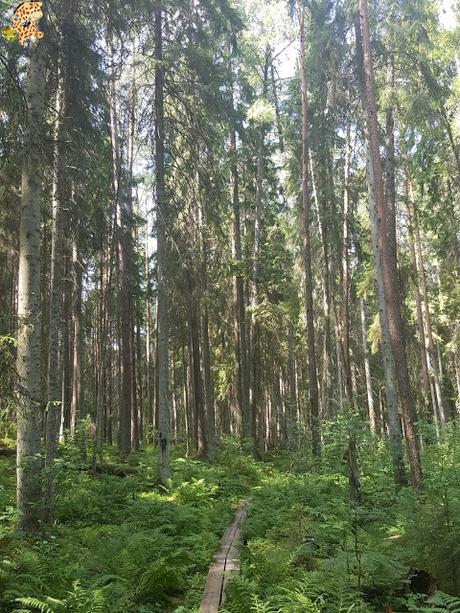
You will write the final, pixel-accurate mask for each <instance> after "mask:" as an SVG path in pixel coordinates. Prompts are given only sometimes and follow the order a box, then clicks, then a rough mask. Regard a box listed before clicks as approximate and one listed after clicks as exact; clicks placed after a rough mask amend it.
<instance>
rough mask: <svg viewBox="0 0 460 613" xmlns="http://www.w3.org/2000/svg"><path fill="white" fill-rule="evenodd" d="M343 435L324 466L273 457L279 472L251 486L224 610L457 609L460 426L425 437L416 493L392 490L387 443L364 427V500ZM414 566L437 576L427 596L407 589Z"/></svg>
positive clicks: (333, 441) (329, 439)
mask: <svg viewBox="0 0 460 613" xmlns="http://www.w3.org/2000/svg"><path fill="white" fill-rule="evenodd" d="M428 434H429V433H428ZM346 436H347V428H346V427H345V426H343V427H342V425H341V424H340V422H339V423H336V424H334V425H331V430H330V431H329V432H326V436H325V443H326V444H325V449H324V452H323V456H322V460H321V467H320V468H318V466H314V465H313V463H312V461H311V459H309V458H305V457H303V456H302V455H301V454H298V455H293V454H287V453H286V454H281V455H278V456H277V457H274V458H273V463H274V465H275V466H276V467H277V470H276V471H273V470H271V471H269V472H268V473H266V474H265V476H264V478H263V480H262V483H261V484H260V485H258V486H256V488H255V491H254V492H253V501H252V504H251V507H250V510H249V513H248V518H247V521H246V523H245V526H244V540H245V545H244V547H243V550H242V556H241V574H240V576H239V577H237V578H235V579H233V580H232V582H231V583H230V587H229V597H228V600H227V602H226V605H225V606H226V609H225V613H349V612H353V613H371V612H379V613H383V612H386V611H392V612H394V613H397V612H406V611H417V612H418V613H423V612H425V611H426V612H428V611H429V612H431V613H433V611H443V612H446V611H456V612H460V598H459V596H460V573H459V570H460V525H459V518H460V481H459V476H460V472H459V468H460V436H459V433H458V431H457V430H456V429H455V427H452V428H451V429H448V430H447V431H446V433H445V435H444V437H443V440H442V441H441V443H440V444H439V445H425V448H424V450H423V453H422V459H423V468H424V490H423V493H422V495H421V496H420V497H417V496H415V495H414V493H413V492H412V490H411V489H409V488H406V489H403V490H401V491H399V492H396V491H395V488H394V486H393V482H392V473H391V466H390V463H389V460H388V458H389V454H388V450H387V449H386V447H385V445H384V444H383V443H382V442H381V441H378V440H377V441H376V440H373V441H371V440H370V438H369V437H368V436H367V435H366V434H365V433H364V432H360V431H358V433H357V438H358V447H359V450H360V452H359V461H360V467H361V485H362V503H361V504H360V505H359V506H354V505H353V504H351V502H350V498H349V493H348V480H347V477H346V474H345V467H344V464H343V461H342V458H343V453H344V449H345V447H346ZM427 438H429V437H427ZM417 570H418V571H420V570H423V571H425V572H427V573H429V574H430V575H432V576H433V577H435V578H436V580H437V588H438V591H436V593H435V594H434V595H432V596H431V597H430V598H429V597H428V596H424V595H417V594H415V593H412V592H411V589H410V588H411V579H410V578H411V576H413V575H414V573H415V572H416V571H417ZM412 585H413V584H412Z"/></svg>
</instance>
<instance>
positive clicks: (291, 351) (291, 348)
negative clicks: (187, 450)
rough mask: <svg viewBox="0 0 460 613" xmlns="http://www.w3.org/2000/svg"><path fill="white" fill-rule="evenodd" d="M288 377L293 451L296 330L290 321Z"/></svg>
mask: <svg viewBox="0 0 460 613" xmlns="http://www.w3.org/2000/svg"><path fill="white" fill-rule="evenodd" d="M288 376H289V400H288V414H287V442H288V446H289V447H290V448H291V449H292V448H295V447H296V441H297V430H298V424H297V386H296V377H295V329H294V324H293V323H292V322H291V321H290V322H289V324H288Z"/></svg>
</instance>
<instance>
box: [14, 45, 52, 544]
mask: <svg viewBox="0 0 460 613" xmlns="http://www.w3.org/2000/svg"><path fill="white" fill-rule="evenodd" d="M45 66H46V62H45V49H44V44H43V42H38V43H31V46H30V59H29V64H28V67H27V75H26V81H25V91H24V95H25V102H26V123H25V131H24V149H23V168H22V189H21V222H20V229H19V278H18V344H17V375H18V381H17V382H18V392H19V397H18V407H17V490H16V491H17V508H18V513H19V518H18V524H17V525H18V529H19V530H21V531H24V532H34V531H35V530H37V529H38V527H39V521H40V504H41V483H40V469H41V459H40V430H39V425H38V419H39V415H40V392H41V381H40V368H39V364H40V353H41V347H40V342H41V339H40V331H41V322H40V306H41V303H40V264H41V262H40V248H41V238H42V236H41V211H40V208H41V198H42V179H43V168H42V157H41V156H42V150H43V148H42V138H43V115H44V97H45V83H46V80H45V72H46V68H45Z"/></svg>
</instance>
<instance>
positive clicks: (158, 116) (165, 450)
mask: <svg viewBox="0 0 460 613" xmlns="http://www.w3.org/2000/svg"><path fill="white" fill-rule="evenodd" d="M164 160H165V128H164V67H163V11H162V9H161V8H160V7H156V8H155V196H156V207H157V286H158V316H157V320H158V324H157V330H158V332H157V338H158V353H157V360H158V361H157V371H158V475H159V479H160V482H161V483H163V484H166V483H167V481H168V479H169V458H170V436H171V434H170V428H171V426H170V414H169V390H168V386H169V357H168V354H169V351H168V339H169V332H168V293H167V261H168V253H167V227H168V226H167V217H168V210H167V206H166V197H165V176H164V173H165V162H164Z"/></svg>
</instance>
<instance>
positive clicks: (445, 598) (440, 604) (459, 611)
mask: <svg viewBox="0 0 460 613" xmlns="http://www.w3.org/2000/svg"><path fill="white" fill-rule="evenodd" d="M427 604H429V605H431V608H430V609H429V610H430V611H431V612H432V613H433V612H435V613H446V611H449V613H460V598H457V597H456V596H450V595H449V594H445V593H444V592H440V591H437V592H435V593H434V594H433V596H430V598H428V600H427Z"/></svg>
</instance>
